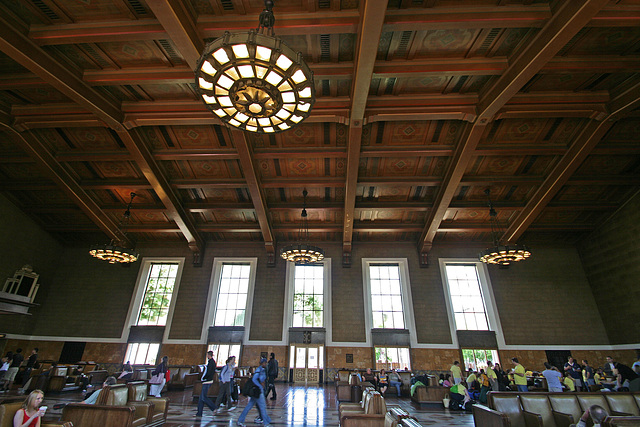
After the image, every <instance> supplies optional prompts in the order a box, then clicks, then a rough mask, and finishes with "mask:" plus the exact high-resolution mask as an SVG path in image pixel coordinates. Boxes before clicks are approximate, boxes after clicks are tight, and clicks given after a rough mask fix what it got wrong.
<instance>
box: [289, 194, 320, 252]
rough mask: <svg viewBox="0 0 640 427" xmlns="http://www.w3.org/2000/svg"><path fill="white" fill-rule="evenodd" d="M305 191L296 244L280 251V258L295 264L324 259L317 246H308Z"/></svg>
mask: <svg viewBox="0 0 640 427" xmlns="http://www.w3.org/2000/svg"><path fill="white" fill-rule="evenodd" d="M307 194H308V193H307V190H306V189H304V190H303V191H302V197H303V198H304V201H303V205H302V214H301V215H300V216H301V217H302V219H301V222H300V230H299V231H298V243H296V244H293V245H289V246H285V247H284V248H282V251H280V256H281V257H282V258H283V259H284V260H286V261H291V262H295V263H296V264H309V263H313V262H317V261H322V259H324V251H323V250H322V249H320V248H319V247H317V246H312V245H310V244H309V223H308V221H307Z"/></svg>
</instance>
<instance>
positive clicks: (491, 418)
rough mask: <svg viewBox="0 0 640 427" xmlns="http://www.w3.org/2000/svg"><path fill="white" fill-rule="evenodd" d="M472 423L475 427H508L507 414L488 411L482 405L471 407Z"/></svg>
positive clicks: (509, 424)
mask: <svg viewBox="0 0 640 427" xmlns="http://www.w3.org/2000/svg"><path fill="white" fill-rule="evenodd" d="M473 421H474V424H475V425H477V426H483V427H485V426H486V427H510V426H511V423H510V422H509V417H508V416H507V414H503V413H502V412H498V411H496V410H493V409H489V408H487V407H486V406H482V405H473Z"/></svg>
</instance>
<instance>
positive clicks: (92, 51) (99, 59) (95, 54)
mask: <svg viewBox="0 0 640 427" xmlns="http://www.w3.org/2000/svg"><path fill="white" fill-rule="evenodd" d="M80 47H82V49H84V51H85V52H87V53H88V54H89V56H91V58H92V59H93V60H94V61H96V63H97V64H98V65H100V66H101V67H102V68H109V67H110V66H111V64H109V62H108V61H107V60H106V59H104V57H103V56H102V55H100V54H99V53H98V52H96V50H95V49H94V48H93V46H91V45H90V44H89V43H82V44H80Z"/></svg>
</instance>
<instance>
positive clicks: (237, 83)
mask: <svg viewBox="0 0 640 427" xmlns="http://www.w3.org/2000/svg"><path fill="white" fill-rule="evenodd" d="M264 3H265V9H264V10H263V11H262V13H261V14H260V18H259V26H258V28H257V29H256V30H255V31H254V30H251V31H249V32H248V33H245V32H243V33H233V34H232V33H229V32H228V31H227V32H225V33H224V35H223V36H222V37H220V38H218V39H216V40H213V41H212V42H211V43H209V44H208V45H207V46H206V47H205V50H204V53H203V54H202V56H201V57H200V60H199V61H198V68H197V69H196V88H197V91H198V93H199V95H200V96H201V97H202V100H203V101H204V103H205V105H206V106H207V108H208V109H210V110H211V111H213V112H214V113H215V114H216V115H217V116H218V117H219V118H220V120H222V121H223V122H224V123H227V124H228V125H230V126H234V127H237V128H239V129H242V130H245V131H248V132H256V133H276V132H282V131H285V130H287V129H289V128H291V127H293V126H296V125H297V124H298V123H300V122H301V121H303V120H304V119H306V118H307V117H309V113H310V111H311V108H312V107H313V104H314V102H315V86H314V84H313V73H312V71H311V70H310V69H309V67H308V66H307V64H306V63H305V62H304V60H303V59H302V55H301V54H300V53H299V52H295V51H293V49H291V48H290V47H289V46H287V45H286V44H285V43H284V42H283V41H282V40H280V39H279V38H277V37H275V33H274V30H273V24H274V22H275V18H274V16H273V11H272V9H273V1H272V0H265V2H264ZM265 31H266V33H267V34H265Z"/></svg>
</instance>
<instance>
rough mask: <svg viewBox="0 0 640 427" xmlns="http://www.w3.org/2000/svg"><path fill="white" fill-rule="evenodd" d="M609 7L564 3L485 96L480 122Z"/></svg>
mask: <svg viewBox="0 0 640 427" xmlns="http://www.w3.org/2000/svg"><path fill="white" fill-rule="evenodd" d="M607 3H608V0H582V1H571V2H563V3H562V4H561V5H560V6H559V7H558V10H557V11H556V12H555V13H554V15H553V16H552V17H551V19H549V20H548V21H547V22H546V23H545V26H544V28H542V30H540V31H539V32H538V33H537V34H536V36H535V37H534V38H533V40H531V41H530V42H529V43H527V46H526V47H524V48H523V49H521V50H520V52H517V53H516V54H515V55H513V57H512V58H509V64H510V65H509V68H508V69H507V70H506V71H505V72H504V73H503V74H502V75H501V76H500V77H499V78H498V80H497V81H496V83H495V84H493V85H492V86H491V87H490V88H489V89H488V90H487V91H486V92H485V93H483V94H482V96H481V98H480V102H479V103H478V111H479V114H478V119H479V120H480V121H482V120H490V119H491V118H492V117H493V116H494V115H495V114H496V113H497V112H498V110H500V109H501V108H502V107H503V106H504V105H505V104H506V103H507V102H508V101H509V100H510V99H511V98H513V96H514V95H515V94H516V93H518V91H519V90H520V89H521V88H522V86H524V85H525V84H526V83H527V82H528V81H529V80H530V79H531V78H532V77H533V76H535V75H536V74H537V73H538V72H539V71H540V70H541V69H542V68H543V67H544V65H545V64H546V63H547V62H549V61H550V60H551V59H552V58H553V57H554V56H555V55H556V53H557V52H558V51H559V50H560V49H562V48H563V47H564V46H565V45H566V44H567V43H568V42H569V41H570V40H571V38H573V36H574V35H576V34H577V32H578V31H579V30H580V29H581V28H583V27H584V26H585V25H586V24H587V23H588V22H589V21H590V20H591V18H593V17H594V16H595V15H596V14H597V13H598V11H599V10H600V9H602V7H603V6H605V5H606V4H607Z"/></svg>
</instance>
